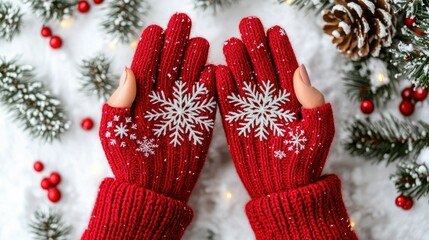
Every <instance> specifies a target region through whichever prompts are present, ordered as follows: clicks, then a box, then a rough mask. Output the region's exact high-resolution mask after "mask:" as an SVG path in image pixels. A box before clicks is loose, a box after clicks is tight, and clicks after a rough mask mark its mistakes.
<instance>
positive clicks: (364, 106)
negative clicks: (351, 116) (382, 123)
mask: <svg viewBox="0 0 429 240" xmlns="http://www.w3.org/2000/svg"><path fill="white" fill-rule="evenodd" d="M401 96H402V101H401V103H400V104H399V112H401V114H402V115H404V116H411V114H413V113H414V105H415V103H416V102H421V101H423V100H425V99H426V97H427V96H428V90H427V89H426V88H423V87H417V88H414V87H413V86H411V87H406V88H404V90H402V93H401ZM360 110H361V111H362V112H363V113H365V114H370V113H372V112H373V111H374V102H373V101H372V100H371V99H364V100H363V101H362V102H361V103H360Z"/></svg>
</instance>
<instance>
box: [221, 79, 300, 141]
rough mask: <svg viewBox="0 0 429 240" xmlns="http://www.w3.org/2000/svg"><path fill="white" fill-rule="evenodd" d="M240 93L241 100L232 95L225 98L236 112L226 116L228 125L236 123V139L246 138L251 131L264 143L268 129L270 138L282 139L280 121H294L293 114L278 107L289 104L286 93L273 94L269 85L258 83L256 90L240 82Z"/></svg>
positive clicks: (273, 88) (267, 83) (273, 87)
mask: <svg viewBox="0 0 429 240" xmlns="http://www.w3.org/2000/svg"><path fill="white" fill-rule="evenodd" d="M243 90H244V92H245V94H244V95H245V96H240V95H236V94H235V93H233V94H232V95H230V96H228V100H229V102H230V103H231V104H233V105H234V106H235V107H238V108H240V109H239V110H237V111H236V112H229V113H228V114H227V115H226V120H227V121H228V122H229V123H231V122H236V121H239V122H240V123H239V125H240V127H239V128H238V131H239V132H238V135H244V136H247V134H249V133H250V132H251V131H252V130H253V129H255V136H256V137H259V139H260V140H263V139H267V135H268V129H270V130H272V132H273V133H274V135H276V136H284V134H285V130H284V129H283V124H282V123H281V122H280V120H281V119H283V120H284V121H286V122H291V121H293V120H294V119H295V113H292V112H291V111H290V110H286V109H284V107H283V106H282V105H283V104H285V103H286V102H288V101H289V96H290V93H288V92H287V91H286V90H280V91H279V92H278V93H277V94H276V93H275V92H276V87H275V86H274V85H273V84H271V82H270V81H267V82H262V84H261V85H259V89H257V87H256V86H255V85H254V84H252V83H248V82H244V86H243Z"/></svg>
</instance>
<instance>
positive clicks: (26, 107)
mask: <svg viewBox="0 0 429 240" xmlns="http://www.w3.org/2000/svg"><path fill="white" fill-rule="evenodd" d="M31 71H32V67H30V66H20V65H17V64H16V62H15V61H6V60H3V59H2V58H0V101H1V102H2V103H3V104H4V105H5V106H7V108H8V110H9V111H10V112H11V113H12V114H13V115H14V116H15V118H16V120H17V121H18V122H21V123H22V124H23V126H24V129H25V130H28V131H29V132H30V134H31V135H32V136H33V137H37V138H41V139H43V140H46V141H52V140H53V139H58V138H59V137H60V135H61V134H62V133H64V132H66V131H67V130H68V129H69V127H70V121H69V120H68V119H67V117H66V115H65V113H64V111H63V109H62V106H61V102H60V100H58V99H57V98H56V97H55V96H53V95H52V94H51V93H50V92H49V91H48V90H47V89H46V88H45V87H44V86H43V84H42V83H41V82H37V81H34V80H31V78H32V77H33V75H32V72H31Z"/></svg>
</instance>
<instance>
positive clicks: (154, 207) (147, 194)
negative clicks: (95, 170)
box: [81, 178, 193, 240]
mask: <svg viewBox="0 0 429 240" xmlns="http://www.w3.org/2000/svg"><path fill="white" fill-rule="evenodd" d="M192 217H193V212H192V209H191V208H189V207H188V206H187V205H186V204H185V203H183V202H181V201H178V200H175V199H172V198H169V197H166V196H164V195H161V194H158V193H155V192H152V191H150V190H147V189H144V188H140V187H138V186H136V185H131V184H128V183H123V182H119V181H116V180H114V179H112V178H106V179H105V180H104V181H103V182H102V183H101V185H100V189H99V192H98V196H97V200H96V202H95V206H94V210H93V211H92V215H91V219H90V222H89V225H88V228H87V229H86V230H85V232H84V234H83V236H82V238H81V239H85V240H87V239H109V240H116V239H121V240H126V239H151V240H152V239H153V240H156V239H180V238H181V237H182V235H183V233H184V231H185V229H186V227H187V226H188V225H189V224H190V223H191V221H192Z"/></svg>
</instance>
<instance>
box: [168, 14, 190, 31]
mask: <svg viewBox="0 0 429 240" xmlns="http://www.w3.org/2000/svg"><path fill="white" fill-rule="evenodd" d="M175 25H179V26H181V27H185V28H187V29H190V28H191V26H192V21H191V18H190V17H189V16H188V15H187V14H185V13H180V12H177V13H175V14H173V16H171V18H170V21H169V23H168V27H173V26H175Z"/></svg>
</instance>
